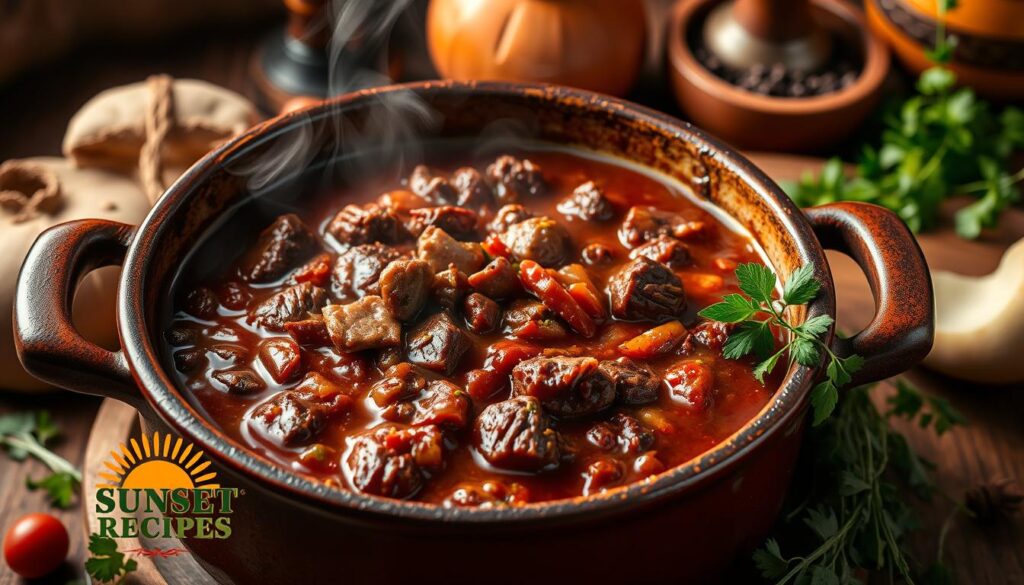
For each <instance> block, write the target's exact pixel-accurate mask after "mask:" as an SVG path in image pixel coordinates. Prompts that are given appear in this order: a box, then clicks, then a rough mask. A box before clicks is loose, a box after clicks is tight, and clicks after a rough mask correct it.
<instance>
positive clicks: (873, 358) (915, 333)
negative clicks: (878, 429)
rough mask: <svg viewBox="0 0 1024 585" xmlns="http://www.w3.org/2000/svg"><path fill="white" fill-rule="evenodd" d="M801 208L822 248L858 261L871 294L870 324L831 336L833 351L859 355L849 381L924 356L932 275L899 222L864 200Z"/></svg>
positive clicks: (876, 376) (930, 333)
mask: <svg viewBox="0 0 1024 585" xmlns="http://www.w3.org/2000/svg"><path fill="white" fill-rule="evenodd" d="M805 213H806V214H807V217H808V219H810V222H811V225H812V226H813V227H814V232H815V234H817V236H818V240H819V241H820V242H821V245H822V246H823V247H825V248H826V249H831V250H836V251H839V252H842V253H844V254H846V255H847V256H850V257H851V258H853V259H854V260H855V261H856V262H857V264H858V265H860V267H861V269H862V270H863V271H864V274H865V275H866V276H867V279H868V284H870V285H871V293H872V295H873V296H874V297H875V316H874V318H873V319H872V320H871V323H869V324H868V326H867V327H865V328H864V330H863V331H861V332H860V333H857V334H856V335H854V336H853V337H849V338H845V339H844V338H841V337H838V336H836V337H834V338H833V340H832V351H834V352H835V353H836V355H838V356H840V357H847V356H849V355H852V354H858V355H860V356H861V357H863V358H864V366H863V367H862V368H861V369H860V371H858V372H857V373H856V374H854V375H853V380H852V381H851V382H850V385H851V386H855V385H861V384H867V383H870V382H877V381H879V380H884V379H885V378H888V377H890V376H894V375H896V374H899V373H900V372H903V371H905V370H906V369H907V368H909V367H910V366H912V365H914V364H916V363H917V362H919V361H921V360H922V359H924V356H926V355H927V354H928V351H929V350H931V347H932V339H933V337H934V335H935V303H934V298H933V296H932V280H931V276H930V275H929V273H928V264H927V263H926V262H925V259H924V254H923V253H922V252H921V248H920V246H918V244H917V240H916V239H914V236H913V234H911V233H910V230H909V229H907V226H906V225H905V224H904V223H903V221H902V220H901V219H900V218H899V217H898V216H896V214H894V213H892V212H891V211H889V210H887V209H885V208H883V207H879V206H877V205H872V204H869V203H851V202H846V203H833V204H829V205H821V206H818V207H813V208H811V209H806V210H805Z"/></svg>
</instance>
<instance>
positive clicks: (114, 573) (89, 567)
mask: <svg viewBox="0 0 1024 585" xmlns="http://www.w3.org/2000/svg"><path fill="white" fill-rule="evenodd" d="M89 553H90V556H89V558H88V559H86V561H85V572H87V573H89V576H90V577H92V578H93V579H95V580H96V581H99V582H101V583H115V582H116V583H120V582H121V581H122V580H124V578H125V576H126V575H128V573H131V572H132V571H134V570H135V569H137V568H138V566H139V564H138V563H137V562H136V561H135V559H129V558H126V557H125V554H124V553H123V552H121V551H119V550H117V542H116V541H115V540H114V539H113V538H109V537H106V536H100V535H99V534H96V533H95V532H94V533H92V534H90V535H89Z"/></svg>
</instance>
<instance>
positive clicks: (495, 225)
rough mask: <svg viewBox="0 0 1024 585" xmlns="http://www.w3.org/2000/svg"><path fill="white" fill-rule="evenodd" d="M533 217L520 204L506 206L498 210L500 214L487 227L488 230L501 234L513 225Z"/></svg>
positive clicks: (495, 215)
mask: <svg viewBox="0 0 1024 585" xmlns="http://www.w3.org/2000/svg"><path fill="white" fill-rule="evenodd" d="M532 217H533V214H532V213H530V212H529V211H527V209H526V208H525V207H523V206H522V205H519V204H518V203H512V204H509V205H504V206H502V208H501V209H499V210H498V213H496V214H494V219H492V220H491V223H489V224H488V225H487V229H488V230H490V231H492V232H495V233H499V234H500V233H502V232H504V231H505V230H507V229H508V228H510V227H512V226H513V225H515V224H517V223H519V222H522V221H526V220H528V219H530V218H532Z"/></svg>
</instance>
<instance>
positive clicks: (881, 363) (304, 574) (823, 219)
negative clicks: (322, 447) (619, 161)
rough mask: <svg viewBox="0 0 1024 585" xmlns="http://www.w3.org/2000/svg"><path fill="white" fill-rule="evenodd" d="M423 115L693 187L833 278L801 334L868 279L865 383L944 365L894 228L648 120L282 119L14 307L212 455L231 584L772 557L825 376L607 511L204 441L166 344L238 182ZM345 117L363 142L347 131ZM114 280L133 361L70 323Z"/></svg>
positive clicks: (92, 225)
mask: <svg viewBox="0 0 1024 585" xmlns="http://www.w3.org/2000/svg"><path fill="white" fill-rule="evenodd" d="M410 92H411V93H410ZM411 95H415V96H418V98H420V99H422V100H424V102H425V103H426V104H429V106H431V108H432V109H433V111H435V112H436V113H437V114H439V117H438V118H435V121H438V123H437V124H435V125H433V126H432V128H431V129H429V130H427V129H424V128H420V129H419V130H418V132H419V133H420V134H421V135H423V136H431V137H434V136H441V137H476V136H478V135H479V133H480V130H481V129H482V128H484V127H485V126H488V125H489V124H490V123H491V122H494V121H497V120H500V121H502V122H501V123H502V124H503V125H504V127H508V126H509V125H511V126H515V127H518V128H520V129H529V130H528V131H529V132H530V133H531V135H532V137H533V138H537V139H541V140H545V141H549V142H555V143H561V144H566V145H578V146H581V147H586V148H590V149H594V150H599V151H603V152H606V153H609V154H612V155H615V156H618V157H622V158H625V159H629V160H632V161H636V162H637V163H639V164H642V165H646V166H649V167H653V168H656V169H659V170H661V171H663V172H665V173H668V174H670V175H672V176H674V177H677V178H679V179H680V180H682V181H684V182H686V183H688V184H690V185H692V186H693V188H694V190H695V192H696V193H697V194H698V195H699V196H701V197H706V198H707V199H709V200H711V201H712V202H714V203H716V204H717V205H719V206H721V207H722V208H723V209H724V210H726V211H727V212H728V213H729V214H730V215H732V216H733V217H734V218H736V219H737V220H738V221H739V222H740V223H742V224H743V225H745V226H746V227H747V228H748V229H749V230H750V231H751V232H752V233H753V234H754V235H755V236H756V237H757V239H758V240H759V241H760V243H761V245H762V246H763V247H764V249H765V250H766V252H767V254H768V256H769V257H770V259H771V261H772V263H773V264H774V265H775V267H776V269H777V270H778V271H779V272H781V273H783V274H788V273H789V272H790V271H792V270H794V269H795V268H796V267H798V266H800V265H803V264H808V263H810V264H812V265H813V266H815V267H816V273H817V277H818V278H819V279H820V280H821V281H822V282H823V283H824V290H823V294H821V296H820V297H819V298H818V299H817V300H815V301H814V302H813V303H812V304H811V305H810V307H809V308H808V310H807V311H806V313H807V315H797V318H802V317H806V316H808V315H822V314H828V315H832V316H834V315H835V294H834V290H833V284H832V277H831V273H830V272H829V267H828V262H827V260H826V258H825V253H824V248H826V247H827V248H834V249H838V250H841V251H844V252H846V253H848V254H850V255H852V256H853V257H854V258H855V259H856V260H857V261H858V262H859V263H860V265H861V266H862V267H863V268H864V271H865V273H866V274H867V275H868V279H869V281H870V282H871V285H872V288H873V290H874V291H875V296H876V298H877V299H878V314H877V315H876V316H875V318H874V320H873V321H872V323H871V325H869V326H868V328H867V329H865V330H864V331H862V332H861V333H859V334H857V335H855V336H853V337H851V338H849V339H848V340H841V339H838V338H835V339H832V338H831V335H832V332H829V335H830V339H831V343H832V345H833V348H834V349H835V351H836V352H837V353H838V354H839V355H848V354H849V353H851V352H856V353H859V354H860V355H862V356H864V357H865V358H866V363H865V366H864V369H863V370H862V371H861V373H860V374H859V376H858V379H857V380H856V382H857V383H864V382H869V381H872V380H878V379H881V378H884V377H886V376H890V375H893V374H896V373H898V372H900V371H902V370H904V369H906V368H907V367H909V366H910V365H912V364H913V363H915V362H916V361H918V360H919V359H920V358H921V357H923V356H924V354H925V353H927V351H928V349H929V347H930V345H931V339H932V320H933V315H932V294H931V287H930V281H929V277H928V271H927V267H926V265H925V262H924V259H923V257H922V255H921V252H920V249H919V248H918V246H917V244H916V242H915V241H914V239H913V237H912V236H911V235H910V233H909V232H908V231H907V229H906V228H905V227H904V226H903V224H902V223H901V222H900V221H899V220H898V219H897V218H896V216H894V215H892V214H891V213H889V212H887V211H885V210H883V209H881V208H878V207H873V206H870V205H863V204H854V203H846V204H837V205H830V206H826V207H821V208H817V209H812V210H808V211H807V212H806V214H805V213H801V211H800V210H798V209H797V208H796V207H794V206H793V204H792V203H791V202H790V200H789V199H788V198H787V197H786V196H785V194H783V193H782V191H781V190H779V188H778V187H777V186H776V185H775V184H774V183H773V182H772V181H771V180H769V179H768V178H767V177H766V176H765V175H764V174H763V173H762V172H761V171H759V170H758V169H757V168H755V167H754V166H753V165H752V164H751V163H750V162H749V161H747V160H746V159H745V158H743V157H742V156H740V155H739V154H737V153H736V152H735V151H733V150H731V149H730V148H728V147H726V146H724V145H723V144H721V143H720V142H718V141H717V140H715V139H713V138H710V137H708V136H707V135H705V134H704V133H703V132H701V131H700V130H697V129H696V128H694V127H692V126H690V125H689V124H686V123H683V122H680V121H678V120H676V119H673V118H670V117H667V116H664V115H661V114H658V113H655V112H652V111H650V110H646V109H644V108H641V107H638V106H635V105H633V104H630V103H627V102H623V101H619V100H615V99H611V98H607V97H602V96H599V95H596V94H591V93H586V92H582V91H576V90H571V89H565V88H559V87H553V86H533V85H515V84H503V83H478V84H474V83H454V82H446V83H421V84H415V85H410V86H404V87H390V88H383V89H378V90H373V91H368V92H363V93H358V94H353V95H348V96H344V97H341V98H338V99H337V100H334V101H333V102H330V103H328V104H327V105H321V106H316V107H314V108H312V109H309V110H306V111H303V112H297V113H293V114H289V115H286V116H283V117H280V118H276V119H273V120H270V121H268V122H266V123H264V124H262V125H260V126H257V127H256V128H254V129H252V130H251V131H250V132H248V133H246V134H245V135H244V136H242V137H240V138H238V139H237V140H234V141H232V142H231V143H230V144H228V145H226V146H224V147H222V148H220V149H218V150H217V151H216V152H214V153H212V154H211V155H209V156H207V157H206V158H204V159H203V160H202V161H200V162H199V163H198V164H196V165H195V166H194V167H193V168H192V169H190V170H189V171H188V172H187V173H186V174H185V176H184V177H182V178H181V179H180V180H179V181H178V182H177V183H175V184H174V185H173V186H172V187H171V188H170V189H169V190H168V192H167V194H166V195H165V196H164V197H163V199H161V200H160V202H159V203H158V204H157V205H156V207H155V208H154V209H153V211H152V212H151V213H150V215H149V217H148V218H147V219H146V221H145V222H144V223H143V225H142V226H141V227H139V228H137V229H136V228H133V227H131V226H126V225H121V224H117V223H112V222H107V221H99V220H86V221H79V222H73V223H68V224H64V225H61V226H58V227H55V228H53V229H51V230H49V231H47V232H46V233H44V234H43V235H42V236H40V238H39V240H38V241H37V242H36V243H35V245H34V247H33V248H32V251H31V253H30V254H29V257H28V259H27V261H26V263H25V266H24V268H23V270H22V272H21V276H20V279H19V283H18V286H19V290H18V297H17V302H16V307H15V320H16V328H17V331H16V333H17V338H18V346H19V351H20V355H21V357H22V360H23V361H24V363H25V366H26V367H27V368H28V369H29V371H31V372H32V373H34V374H35V375H37V376H39V377H40V378H43V379H45V380H47V381H49V382H52V383H53V384H56V385H59V386H64V387H67V388H71V389H73V390H76V391H80V392H88V393H94V394H101V395H104V396H112V397H115V398H117V399H119V400H123V401H125V402H127V403H129V404H131V405H133V406H135V407H136V408H138V409H139V410H140V412H141V413H142V416H143V418H144V421H145V426H146V427H147V428H149V429H154V428H158V429H162V430H170V431H172V432H174V433H176V434H179V435H181V436H182V437H184V438H185V439H186V440H188V441H192V442H194V443H196V445H197V447H200V448H202V449H203V450H204V451H205V452H206V453H207V455H209V456H210V457H211V458H213V459H214V461H215V464H216V466H217V468H218V470H219V472H220V473H221V476H220V479H221V480H222V484H223V485H226V486H237V487H240V488H242V489H244V490H245V492H246V495H245V496H243V497H242V498H241V499H240V500H239V501H238V504H237V508H236V509H237V511H236V513H235V515H234V517H233V525H234V535H233V536H232V537H231V538H230V539H228V540H224V541H191V542H189V543H188V545H189V546H190V547H191V549H192V551H193V552H194V553H195V554H196V556H197V557H198V558H199V559H201V560H202V561H203V562H204V563H205V564H206V565H207V566H208V567H210V568H211V569H212V570H213V571H214V572H215V574H216V575H217V576H218V577H219V578H221V579H223V580H229V579H230V580H234V581H236V582H239V583H284V582H298V583H315V582H348V583H364V582H406V581H410V580H412V579H415V578H421V579H422V578H429V579H432V580H437V579H443V580H445V581H447V582H452V583H455V582H471V581H472V582H477V581H480V580H485V581H488V582H527V581H528V582H532V583H540V582H565V581H567V580H575V581H577V582H624V581H629V582H636V581H640V582H648V581H654V580H655V579H657V580H659V581H669V580H671V581H676V582H707V581H711V580H714V579H715V577H716V576H718V575H721V574H722V572H723V571H724V570H725V569H726V568H727V567H728V566H729V564H730V563H731V562H732V561H733V560H734V559H735V558H736V556H737V555H738V554H741V553H743V554H745V553H746V552H747V551H748V550H749V549H750V548H752V547H753V546H755V545H757V544H758V543H760V542H761V540H762V539H763V538H764V536H765V534H766V533H767V531H768V530H769V528H770V526H771V525H772V522H773V521H774V519H775V517H776V515H777V513H778V512H779V509H780V507H781V505H782V500H783V496H784V494H785V492H786V488H787V485H788V482H789V480H790V476H791V473H792V470H793V466H794V460H795V459H796V455H797V451H798V447H799V444H800V439H801V435H802V430H803V427H804V424H805V420H806V417H805V416H804V415H805V413H806V410H807V404H808V393H809V390H810V388H811V387H812V384H813V383H814V381H815V379H816V378H817V377H818V376H819V374H820V373H821V367H820V366H819V367H818V368H806V367H793V368H791V369H790V371H789V372H788V373H787V374H786V377H785V379H784V381H783V383H782V386H781V387H780V389H779V390H778V392H777V393H776V395H775V397H774V399H773V400H772V401H771V403H770V404H769V405H768V406H766V407H765V409H764V410H763V411H762V412H761V413H760V414H759V415H758V416H757V417H756V418H755V419H754V420H752V421H750V423H749V424H747V425H746V426H745V427H744V428H742V429H741V430H740V431H739V432H737V433H736V434H735V435H734V436H732V437H730V438H729V439H728V440H726V441H724V442H723V443H722V444H721V445H719V446H718V447H716V448H715V449H713V450H711V451H709V452H707V453H705V454H704V455H702V456H701V457H699V458H697V459H696V460H694V461H692V462H690V463H689V464H687V465H683V466H680V467H677V468H675V469H672V470H670V471H667V472H665V473H663V474H661V475H660V476H657V477H656V478H653V479H652V480H650V481H647V482H643V483H638V484H634V485H630V486H625V487H622V488H619V489H615V490H612V491H609V492H607V493H604V494H601V495H598V496H592V497H587V498H577V499H572V500H565V501H556V502H551V503H546V504H535V505H528V506H525V507H521V508H507V509H492V510H474V509H444V508H440V507H437V506H433V505H426V504H422V503H416V502H402V501H396V500H388V499H381V498H376V497H368V496H363V495H359V494H356V493H352V492H348V491H341V490H336V489H332V488H329V487H326V486H324V485H322V484H319V483H316V482H311V481H309V480H307V479H305V478H303V477H300V476H298V475H295V474H292V473H290V472H289V471H287V470H286V469H284V468H282V467H280V466H278V465H275V464H273V463H271V462H270V461H268V460H266V459H264V458H262V457H260V456H258V455H255V454H253V453H251V452H249V451H248V450H246V449H245V447H243V446H242V445H240V444H237V443H235V442H233V441H232V440H231V439H229V438H227V437H226V436H225V435H224V434H223V433H222V432H221V431H220V430H218V429H217V428H216V427H215V426H213V425H212V424H210V423H209V422H207V421H206V420H204V418H203V416H202V415H201V414H200V413H199V412H198V411H197V410H196V408H195V407H194V406H193V405H192V404H191V403H190V402H189V401H188V400H187V399H186V398H185V397H184V396H183V395H182V393H181V391H180V390H179V389H178V388H177V387H176V385H175V384H174V382H173V381H172V378H171V377H170V376H169V375H168V373H167V372H168V371H169V370H170V364H169V363H168V361H169V360H168V357H167V356H166V355H164V354H163V352H162V351H161V348H160V343H159V337H160V335H161V332H160V331H159V324H160V318H161V316H162V315H163V314H164V313H163V312H162V311H167V310H168V308H167V298H166V297H167V291H168V290H170V289H171V279H172V277H173V276H174V275H175V272H176V270H177V269H178V267H179V266H180V262H181V259H182V258H184V257H186V255H187V254H188V253H189V251H190V250H191V249H192V248H193V247H194V246H195V245H196V242H197V241H199V240H200V239H201V237H202V235H203V234H204V233H205V232H206V231H207V230H209V229H211V226H212V225H213V224H214V223H215V222H217V220H218V219H219V218H221V217H222V216H223V215H224V214H225V212H226V210H227V209H228V208H229V207H231V206H232V205H235V204H237V203H239V202H240V200H242V199H243V198H244V197H245V196H246V195H247V190H246V187H245V178H244V177H243V176H240V175H238V174H233V173H232V172H231V171H230V170H229V169H237V168H239V165H240V164H242V163H246V162H252V161H254V160H257V159H258V158H259V157H260V156H261V155H262V154H265V153H267V152H269V151H270V150H271V149H274V148H275V147H277V148H280V147H282V146H283V145H284V144H286V143H285V142H282V141H289V140H290V139H292V138H294V137H295V136H297V135H300V134H305V135H306V136H308V137H310V140H311V142H308V143H307V142H302V143H301V144H305V145H307V146H308V147H309V149H308V150H305V151H304V152H306V154H307V155H308V156H307V157H306V159H311V160H314V161H317V160H324V159H327V158H330V157H335V156H337V154H338V150H339V149H338V145H339V142H340V143H341V144H342V148H341V149H340V150H341V151H342V152H345V149H346V148H347V146H346V145H347V142H345V141H339V136H338V135H337V134H335V132H336V131H337V130H338V129H339V128H345V131H346V132H348V133H349V135H350V134H351V133H352V129H353V128H359V127H360V125H361V124H362V123H363V121H364V120H365V119H366V115H367V113H369V112H371V111H376V110H377V109H378V108H381V107H382V105H381V104H382V103H384V102H385V101H387V99H389V98H394V97H398V96H406V97H408V96H411ZM337 116H342V117H343V118H344V119H345V120H346V123H345V124H338V123H335V122H336V121H337V118H336V117H337ZM310 129H314V130H315V131H314V132H308V131H309V130H310ZM524 131H525V130H524ZM363 138H364V140H363V142H361V143H359V146H357V147H358V148H367V147H369V146H370V145H371V144H372V143H373V137H372V136H371V137H369V138H367V137H366V136H365V135H364V136H363ZM292 192H293V193H295V192H296V191H295V190H292ZM227 253H229V254H234V251H228V252H227ZM112 263H122V264H123V266H124V269H123V276H122V279H121V283H120V292H119V295H118V321H119V331H120V336H121V342H122V346H123V348H124V349H123V351H121V352H116V353H112V352H108V351H105V350H102V349H100V348H98V347H96V346H94V345H92V344H90V343H89V342H87V341H85V340H84V339H82V338H81V336H79V335H78V334H77V333H76V332H75V331H74V330H73V329H72V327H71V326H70V325H69V323H70V320H69V318H68V305H69V299H70V298H71V295H72V294H73V291H74V288H75V283H76V282H77V279H78V278H79V277H80V276H81V275H82V274H84V273H86V272H87V271H89V270H91V269H93V268H95V267H96V266H99V265H103V264H112ZM897 294H898V295H899V299H898V301H897V299H896V295H897Z"/></svg>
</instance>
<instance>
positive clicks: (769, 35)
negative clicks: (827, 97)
mask: <svg viewBox="0 0 1024 585" xmlns="http://www.w3.org/2000/svg"><path fill="white" fill-rule="evenodd" d="M703 33H704V40H705V42H706V43H707V46H708V49H710V50H711V52H713V53H714V54H715V55H716V56H717V57H718V58H719V59H721V60H722V62H723V63H724V64H726V65H728V66H729V67H732V68H735V69H746V68H749V67H752V66H754V65H757V64H763V65H767V66H771V65H776V64H781V65H783V66H785V67H786V68H787V69H789V70H800V71H814V70H815V69H818V68H819V67H822V66H823V65H825V64H826V63H827V62H828V60H829V57H830V56H831V54H832V38H831V36H830V35H829V33H828V32H827V31H826V30H825V29H824V27H822V26H821V25H820V24H818V22H816V21H815V20H814V18H813V16H812V15H811V6H810V2H809V0H734V1H732V2H725V3H722V4H720V5H719V6H717V7H716V8H714V9H713V10H712V11H711V12H710V13H709V14H708V17H707V20H706V21H705V23H704V31H703Z"/></svg>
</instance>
